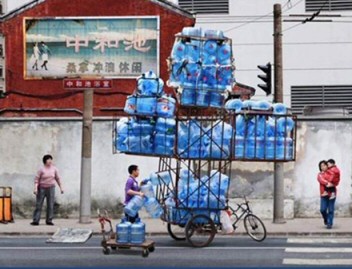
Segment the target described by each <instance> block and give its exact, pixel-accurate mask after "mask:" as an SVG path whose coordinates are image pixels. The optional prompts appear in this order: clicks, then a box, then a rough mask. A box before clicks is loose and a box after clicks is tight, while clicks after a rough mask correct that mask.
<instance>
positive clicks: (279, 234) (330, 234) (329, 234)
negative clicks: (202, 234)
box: [0, 231, 352, 238]
mask: <svg viewBox="0 0 352 269" xmlns="http://www.w3.org/2000/svg"><path fill="white" fill-rule="evenodd" d="M54 233H55V232H41V233H39V232H2V233H0V237H1V236H52V235H53V234H54ZM93 235H94V236H101V235H102V234H101V232H96V231H95V232H93ZM146 236H148V237H153V236H169V234H168V233H167V232H153V233H146ZM217 236H220V237H236V236H247V233H245V232H239V233H235V234H234V235H226V234H225V235H221V234H219V235H217ZM289 236H298V237H301V236H309V237H317V236H327V237H345V236H350V237H352V232H326V233H323V232H272V233H267V238H268V237H289Z"/></svg>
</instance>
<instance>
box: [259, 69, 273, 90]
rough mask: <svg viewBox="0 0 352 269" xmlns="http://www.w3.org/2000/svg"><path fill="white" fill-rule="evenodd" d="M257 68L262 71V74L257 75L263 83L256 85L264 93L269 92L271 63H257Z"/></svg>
mask: <svg viewBox="0 0 352 269" xmlns="http://www.w3.org/2000/svg"><path fill="white" fill-rule="evenodd" d="M258 68H259V69H260V70H262V71H263V72H264V75H258V78H260V79H261V80H263V81H264V82H265V84H258V87H259V88H261V89H262V90H263V91H265V92H266V95H270V94H271V63H267V64H266V65H258Z"/></svg>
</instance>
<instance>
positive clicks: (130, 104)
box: [124, 95, 137, 115]
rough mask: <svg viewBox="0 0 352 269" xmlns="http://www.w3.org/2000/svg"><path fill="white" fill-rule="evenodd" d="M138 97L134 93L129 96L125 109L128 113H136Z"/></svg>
mask: <svg viewBox="0 0 352 269" xmlns="http://www.w3.org/2000/svg"><path fill="white" fill-rule="evenodd" d="M136 106H137V97H136V96H134V95H130V96H127V99H126V103H125V108H124V111H125V112H126V113H127V114H130V115H134V114H135V113H136V108H137V107H136Z"/></svg>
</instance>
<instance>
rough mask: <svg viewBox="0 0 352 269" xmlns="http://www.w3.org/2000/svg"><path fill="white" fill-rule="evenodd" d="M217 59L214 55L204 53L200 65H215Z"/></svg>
mask: <svg viewBox="0 0 352 269" xmlns="http://www.w3.org/2000/svg"><path fill="white" fill-rule="evenodd" d="M216 63H217V58H216V55H213V54H208V53H204V54H203V56H202V64H203V65H216Z"/></svg>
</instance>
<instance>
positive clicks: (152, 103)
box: [137, 96, 157, 116]
mask: <svg viewBox="0 0 352 269" xmlns="http://www.w3.org/2000/svg"><path fill="white" fill-rule="evenodd" d="M156 105H157V98H156V97H154V96H138V98H137V113H138V114H140V115H145V116H153V115H154V114H155V112H156Z"/></svg>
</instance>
